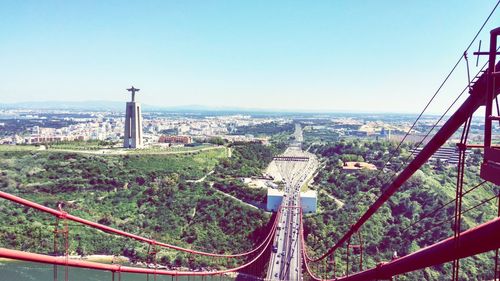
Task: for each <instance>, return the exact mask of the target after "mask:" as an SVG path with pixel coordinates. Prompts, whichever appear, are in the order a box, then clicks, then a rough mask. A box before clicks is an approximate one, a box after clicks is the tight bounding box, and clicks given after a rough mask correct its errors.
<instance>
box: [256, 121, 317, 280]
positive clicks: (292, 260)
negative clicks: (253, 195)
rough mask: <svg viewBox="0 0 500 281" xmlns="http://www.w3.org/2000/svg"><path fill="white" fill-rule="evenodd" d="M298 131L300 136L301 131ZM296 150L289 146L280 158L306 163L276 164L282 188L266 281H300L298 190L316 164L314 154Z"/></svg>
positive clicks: (297, 148)
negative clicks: (282, 192) (302, 158)
mask: <svg viewBox="0 0 500 281" xmlns="http://www.w3.org/2000/svg"><path fill="white" fill-rule="evenodd" d="M299 130H300V127H299ZM296 132H297V129H296ZM299 132H300V135H301V134H302V131H301V130H300V131H299ZM296 138H297V137H296ZM299 139H302V138H299ZM300 147H301V146H300V145H296V144H295V145H293V146H290V147H289V148H288V149H287V150H286V151H285V152H284V153H283V154H282V155H280V156H283V157H307V158H308V160H307V161H283V160H280V161H276V165H277V167H278V170H279V172H280V174H281V176H282V178H283V181H284V183H285V187H284V196H283V201H282V203H281V207H282V212H281V215H280V217H279V224H278V228H279V229H278V230H277V231H276V236H275V237H274V241H273V250H272V251H271V258H270V261H269V268H268V271H267V276H266V280H302V260H301V254H300V253H301V248H300V240H299V224H300V189H301V187H302V186H303V184H304V183H305V182H306V181H307V179H308V177H310V176H311V175H312V174H313V173H314V171H315V170H316V168H317V161H316V159H315V157H314V155H312V154H310V153H308V152H304V151H302V149H301V148H300Z"/></svg>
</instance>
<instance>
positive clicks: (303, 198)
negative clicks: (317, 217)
mask: <svg viewBox="0 0 500 281" xmlns="http://www.w3.org/2000/svg"><path fill="white" fill-rule="evenodd" d="M267 198H269V193H268V195H267ZM268 204H269V203H268ZM300 205H301V206H302V212H304V214H305V213H316V209H317V208H318V193H317V192H316V190H308V191H306V192H301V193H300ZM268 206H269V205H268Z"/></svg>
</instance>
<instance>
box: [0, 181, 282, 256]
mask: <svg viewBox="0 0 500 281" xmlns="http://www.w3.org/2000/svg"><path fill="white" fill-rule="evenodd" d="M0 198H3V199H6V200H9V201H12V202H15V203H18V204H21V205H24V206H26V207H30V208H33V209H37V210H39V211H42V212H45V213H48V214H51V215H53V216H55V217H58V218H61V219H67V220H70V221H74V222H77V223H81V224H84V225H87V226H90V227H92V228H96V229H99V230H101V231H104V232H107V233H111V234H116V235H119V236H123V237H127V238H131V239H134V240H137V241H140V242H144V243H148V244H151V245H156V246H159V247H164V248H169V249H174V250H177V251H183V252H186V253H190V254H195V255H203V256H209V257H222V258H238V257H244V256H248V255H250V254H253V253H255V252H256V251H258V250H259V249H260V248H262V246H264V245H265V244H266V240H267V239H268V238H269V237H271V233H272V231H270V232H269V234H268V236H267V237H266V239H264V240H263V241H262V243H261V244H260V245H259V246H257V247H256V248H254V249H252V250H251V251H248V252H245V253H240V254H234V255H224V254H214V253H206V252H202V251H196V250H191V249H186V248H182V247H179V246H175V245H171V244H167V243H163V242H158V241H155V240H153V239H149V238H145V237H142V236H139V235H135V234H132V233H128V232H125V231H122V230H119V229H116V228H112V227H109V226H106V225H103V224H99V223H96V222H92V221H89V220H86V219H82V218H80V217H77V216H73V215H70V214H68V213H66V212H64V211H60V210H55V209H52V208H49V207H46V206H44V205H40V204H38V203H35V202H32V201H29V200H26V199H24V198H21V197H18V196H15V195H12V194H9V193H6V192H3V191H0ZM279 212H280V210H278V215H279ZM278 215H277V216H276V218H275V220H274V224H273V227H275V226H276V224H277V221H278Z"/></svg>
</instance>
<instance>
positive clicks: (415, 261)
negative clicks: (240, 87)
mask: <svg viewBox="0 0 500 281" xmlns="http://www.w3.org/2000/svg"><path fill="white" fill-rule="evenodd" d="M499 3H500V2H499ZM497 6H498V3H497V5H496V6H495V9H496V7H497ZM495 9H493V11H492V12H491V14H490V16H489V17H488V19H489V18H490V17H491V15H492V14H493V13H494V11H495ZM488 19H487V20H486V22H487V21H488ZM486 22H485V24H486ZM483 27H484V24H483ZM483 27H481V29H480V30H479V32H481V30H482V28H483ZM479 32H478V34H479ZM498 36H500V28H496V29H493V30H491V32H490V47H489V50H488V51H485V52H481V51H480V50H479V51H478V52H476V53H475V54H476V55H478V56H487V57H488V62H487V63H486V64H485V65H484V66H483V68H481V70H480V71H479V72H478V73H477V74H476V75H475V76H474V77H473V78H472V79H470V81H468V83H467V86H466V87H465V88H464V90H463V91H462V93H460V95H459V97H461V96H462V95H463V94H464V93H466V92H468V94H469V95H468V97H467V98H466V99H465V101H463V102H462V103H461V105H460V106H458V109H456V110H455V111H454V113H453V114H451V116H450V117H449V118H448V119H447V121H446V122H445V123H444V124H443V125H442V126H440V127H439V129H438V130H437V132H436V133H435V134H433V135H432V136H431V132H432V130H433V129H434V128H437V126H438V124H439V122H440V121H441V120H442V119H443V118H444V117H445V116H447V114H448V111H449V110H450V109H451V108H452V106H453V105H455V103H456V102H457V101H458V98H457V99H456V100H455V101H454V102H453V104H452V105H451V106H450V107H449V108H448V110H447V111H446V112H444V113H443V115H442V116H441V118H440V119H439V120H438V121H437V122H436V124H435V125H434V127H433V128H432V129H431V130H429V133H428V134H427V137H430V140H429V141H428V142H427V144H426V145H425V146H423V148H422V149H421V150H420V152H419V153H418V154H416V155H410V156H409V157H408V159H407V161H405V162H404V166H403V167H402V170H401V171H400V173H399V174H398V175H397V176H396V177H395V178H394V179H393V180H392V181H391V182H390V183H388V185H387V187H386V188H385V189H384V191H383V192H382V194H381V195H380V196H379V197H378V198H377V199H376V200H375V201H374V202H373V203H372V204H371V205H370V206H369V207H368V209H367V210H366V211H365V212H364V213H363V214H362V215H361V216H360V217H359V219H357V221H355V222H354V223H353V224H352V225H351V226H350V228H349V229H348V230H347V231H346V232H345V233H344V234H343V235H342V236H341V238H340V239H338V241H337V242H336V243H335V244H334V245H332V246H331V247H330V248H329V249H328V250H327V251H326V252H325V253H324V254H322V255H319V256H316V257H313V256H311V255H310V251H309V250H308V245H307V243H306V239H305V234H304V226H303V223H302V222H303V216H302V211H301V208H300V200H298V199H297V191H298V189H299V188H300V186H301V184H302V183H303V181H304V175H303V174H301V171H303V170H304V165H307V163H308V161H310V158H309V157H307V156H305V155H302V154H300V155H299V156H297V155H293V156H290V155H281V156H277V157H275V161H278V162H281V163H282V164H280V165H281V166H280V167H282V171H281V172H282V174H283V178H284V180H285V183H286V191H287V193H286V194H287V196H288V199H287V200H283V203H282V206H281V207H280V208H279V210H278V211H277V213H276V214H275V216H273V221H272V222H271V223H270V224H269V225H270V227H269V231H268V233H267V236H265V237H263V239H262V240H261V241H260V243H258V245H257V246H256V247H255V248H253V249H252V250H250V251H247V252H244V253H237V254H220V253H210V252H204V251H198V250H193V249H188V248H183V247H180V246H176V245H171V244H167V243H164V242H162V241H156V240H153V239H150V238H146V237H143V236H139V235H135V234H133V233H130V232H127V231H123V230H120V229H116V228H113V227H110V226H107V225H103V224H100V223H97V222H93V221H89V220H86V219H83V218H81V217H79V216H75V215H72V214H69V213H67V212H65V211H64V210H63V209H62V208H58V209H53V208H49V207H47V206H44V205H41V204H39V203H36V202H32V201H29V200H26V199H24V198H21V197H19V196H16V195H12V194H9V193H6V192H1V191H0V197H1V198H3V199H5V200H8V201H11V202H14V203H16V204H20V205H23V206H25V207H27V208H31V209H34V210H37V211H39V212H44V213H47V214H49V215H51V216H53V217H54V218H55V220H56V221H57V222H58V223H57V224H56V226H55V230H54V234H55V236H56V237H63V239H64V241H65V242H64V244H63V245H57V244H56V243H54V248H55V249H57V248H58V247H61V248H62V249H63V251H64V253H65V256H62V257H59V256H51V255H45V254H38V253H31V252H26V251H20V250H14V249H6V248H0V257H2V258H9V259H15V260H22V261H29V262H37V263H45V264H51V265H54V268H55V270H54V280H58V278H62V276H58V275H57V274H58V273H57V272H58V271H57V266H63V267H64V268H66V271H65V276H64V279H65V280H68V271H67V268H68V267H80V268H87V269H94V270H102V271H108V272H110V273H111V276H110V279H111V280H120V278H121V273H134V274H144V275H147V276H148V278H149V276H152V277H153V278H154V279H155V280H156V277H157V276H160V275H166V276H171V278H172V280H173V279H176V278H178V277H180V276H187V277H201V278H202V279H204V278H216V277H219V276H223V275H225V274H228V273H231V272H239V271H242V270H244V269H246V268H249V267H251V266H255V264H257V263H258V262H259V260H260V261H262V260H263V259H264V260H268V261H269V262H267V264H268V270H267V271H266V274H267V275H266V277H265V279H266V280H302V279H307V278H308V279H310V280H342V281H354V280H392V279H393V278H394V277H396V276H398V275H400V274H404V273H408V272H412V271H415V270H421V269H424V268H426V267H430V266H434V265H440V264H443V263H447V262H451V263H452V264H453V272H452V276H451V279H452V280H458V278H459V271H460V259H462V258H465V257H470V256H474V255H477V254H480V253H486V252H489V251H493V252H494V259H495V267H494V268H492V269H491V270H492V272H493V276H494V280H500V260H499V250H498V249H499V248H500V239H498V238H499V237H500V198H498V197H499V195H498V194H497V195H496V196H495V197H493V198H491V199H489V200H493V199H498V200H499V211H498V216H499V217H497V218H495V219H492V220H490V221H487V222H484V223H482V224H480V225H478V226H476V227H473V228H470V229H466V230H463V229H462V225H461V221H462V219H461V217H462V215H463V214H464V213H465V212H466V211H468V210H464V209H463V208H462V199H463V198H464V196H466V195H467V194H469V193H470V192H471V191H472V189H469V190H466V191H464V181H463V174H464V171H465V168H466V165H465V155H466V154H465V150H466V149H467V148H471V147H473V148H480V149H483V151H484V160H483V164H482V166H481V171H480V177H481V178H482V179H483V183H485V182H491V183H493V184H496V185H498V184H500V148H499V147H498V146H495V140H493V139H492V130H493V126H494V125H495V124H496V122H499V124H500V106H499V103H498V98H497V96H498V94H499V93H500V78H499V77H500V62H499V63H497V60H496V57H497V55H499V54H500V53H499V52H498V50H499V46H498V43H497V38H498ZM476 38H477V35H476V36H475V37H474V39H473V40H472V42H471V43H470V45H469V46H468V47H467V48H466V50H465V52H464V55H463V56H461V57H460V59H459V60H458V62H457V64H456V65H455V67H453V69H452V71H451V72H450V75H451V73H453V71H454V70H455V68H456V67H457V65H458V64H459V63H461V62H462V61H464V59H465V61H466V63H468V61H467V56H466V54H467V51H468V50H469V49H470V47H471V46H472V44H473V42H474V41H475V40H476ZM467 66H468V64H467ZM467 69H468V68H467ZM450 75H448V76H447V77H446V79H445V81H444V82H443V84H442V85H444V83H446V81H447V79H448V77H449V76H450ZM442 85H441V87H442ZM441 87H439V89H438V90H437V91H436V93H435V94H434V95H433V97H432V98H431V99H430V101H429V103H428V104H427V106H426V107H425V108H424V110H423V111H422V113H421V114H420V115H419V116H418V118H417V120H416V121H415V123H413V126H412V128H413V127H414V126H415V124H416V123H417V122H418V120H419V119H420V117H421V116H422V115H423V114H424V112H425V110H426V109H427V107H428V106H429V104H430V103H431V102H432V100H433V99H434V97H435V96H436V95H437V94H438V93H439V90H440V89H441ZM482 106H484V107H485V117H484V124H485V126H484V143H482V144H470V143H468V132H469V128H470V124H471V119H472V117H473V115H474V113H475V112H476V111H477V110H478V108H480V107H482ZM494 109H496V113H494V111H495V110H494ZM412 128H410V130H408V132H407V135H406V136H408V135H409V134H410V132H411V130H412ZM460 130H462V132H461V139H460V142H459V143H458V144H457V147H458V149H459V151H460V157H459V163H458V166H457V184H456V194H455V198H454V200H452V201H450V202H449V203H447V204H455V208H454V216H453V224H454V228H453V229H454V235H453V236H451V237H449V238H447V239H445V240H442V241H435V243H434V244H432V245H429V246H427V247H425V248H422V249H420V250H418V251H416V252H414V253H410V254H408V255H404V256H401V257H398V256H395V257H393V259H392V260H388V261H387V262H381V263H379V264H377V265H376V266H375V267H373V268H366V269H365V268H363V238H362V235H361V233H362V227H363V226H364V225H365V223H366V222H367V221H368V220H369V219H370V218H371V217H372V216H373V215H374V214H375V213H376V212H377V211H378V210H379V209H380V208H381V206H382V205H383V204H384V203H386V202H387V201H388V200H389V199H390V198H391V196H393V195H394V194H395V193H396V192H398V190H399V189H400V187H401V186H402V185H403V184H404V183H405V182H406V181H407V180H408V179H410V177H411V176H412V175H413V174H414V173H415V172H416V171H417V170H418V169H419V168H420V167H422V166H423V165H424V164H425V163H426V162H427V161H428V160H429V158H430V157H431V156H432V155H433V153H435V152H436V151H437V150H438V149H439V148H440V147H441V146H442V145H443V144H445V142H446V141H448V139H449V138H450V137H451V136H452V135H453V134H455V133H456V132H457V131H460ZM403 141H404V139H403V140H402V141H401V143H402V142H403ZM401 143H400V145H401ZM422 144H423V142H421V143H420V144H418V146H420V145H422ZM294 149H299V148H297V147H295V148H294ZM287 165H288V166H287ZM478 186H479V185H478ZM474 188H476V187H474ZM67 222H74V223H77V224H81V225H83V226H85V227H88V228H92V229H95V230H97V231H102V232H105V233H107V234H109V235H116V236H121V237H124V238H127V239H132V240H135V241H138V242H141V243H144V244H146V245H148V247H149V250H148V256H150V257H151V260H152V265H150V266H147V267H134V266H122V265H119V264H104V263H98V262H90V261H84V260H77V259H72V258H70V257H69V253H68V244H69V243H70V235H69V227H68V224H67ZM330 223H335V222H330ZM354 241H357V243H358V244H352V242H354ZM159 248H168V249H172V250H175V251H180V252H185V253H188V254H190V255H191V256H193V257H195V256H206V257H211V258H213V259H217V261H219V260H220V263H221V265H222V264H224V260H236V261H238V266H235V267H232V268H227V267H226V268H224V269H220V270H210V271H208V270H207V271H190V270H166V269H162V268H159V267H158V264H157V261H156V253H157V251H158V249H159ZM343 248H344V249H345V252H346V254H347V257H346V261H347V262H346V263H345V266H346V268H345V269H343V270H340V269H339V268H337V267H336V254H337V256H338V253H339V250H340V249H343ZM351 249H358V250H357V251H358V252H359V256H360V259H359V262H358V261H350V260H349V253H350V251H351ZM352 251H353V250H352ZM355 262H356V263H358V264H357V268H358V269H359V271H358V272H351V271H352V267H351V268H350V267H349V266H350V265H351V266H352V264H353V263H355ZM221 267H222V266H221ZM320 267H321V268H326V269H332V270H320V269H319V268H320ZM328 273H330V275H329V276H327V275H328Z"/></svg>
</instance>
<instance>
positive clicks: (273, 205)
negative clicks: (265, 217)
mask: <svg viewBox="0 0 500 281" xmlns="http://www.w3.org/2000/svg"><path fill="white" fill-rule="evenodd" d="M283 195H284V192H283V191H279V190H277V189H272V188H268V189H267V206H266V209H267V210H268V211H270V212H276V211H278V208H279V207H280V205H281V201H283Z"/></svg>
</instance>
